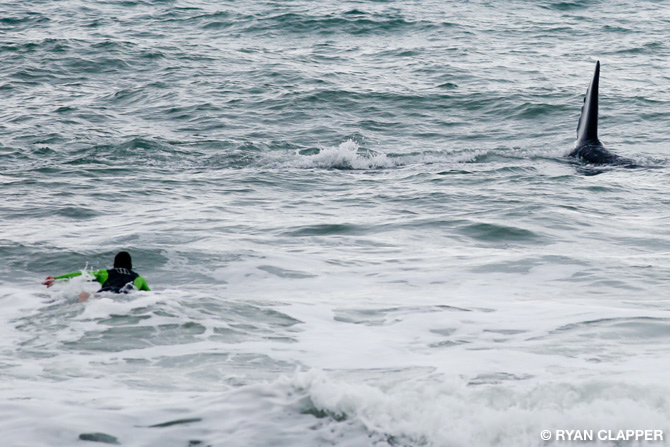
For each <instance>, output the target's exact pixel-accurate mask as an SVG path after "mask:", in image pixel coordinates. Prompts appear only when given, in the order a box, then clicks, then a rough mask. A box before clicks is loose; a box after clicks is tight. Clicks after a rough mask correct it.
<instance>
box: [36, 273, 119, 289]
mask: <svg viewBox="0 0 670 447" xmlns="http://www.w3.org/2000/svg"><path fill="white" fill-rule="evenodd" d="M91 274H92V275H93V276H94V277H95V280H96V281H98V282H99V283H100V284H104V283H105V281H107V278H108V276H109V275H108V273H107V270H96V271H94V272H91ZM76 276H81V272H72V273H66V274H64V275H60V276H47V279H46V280H45V281H44V282H43V283H42V284H44V285H45V286H47V287H51V286H53V285H54V283H55V282H56V281H58V280H61V279H71V278H74V277H76Z"/></svg>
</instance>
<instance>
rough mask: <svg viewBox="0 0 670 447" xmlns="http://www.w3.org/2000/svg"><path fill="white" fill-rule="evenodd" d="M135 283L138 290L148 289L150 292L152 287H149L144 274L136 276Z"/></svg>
mask: <svg viewBox="0 0 670 447" xmlns="http://www.w3.org/2000/svg"><path fill="white" fill-rule="evenodd" d="M133 284H135V287H137V290H146V291H147V292H150V291H151V289H150V288H149V284H147V280H146V279H144V277H142V276H138V277H137V278H135V281H133Z"/></svg>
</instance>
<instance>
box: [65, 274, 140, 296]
mask: <svg viewBox="0 0 670 447" xmlns="http://www.w3.org/2000/svg"><path fill="white" fill-rule="evenodd" d="M110 271H112V275H113V276H115V277H118V274H116V273H118V271H123V272H124V273H127V274H132V276H135V275H137V273H135V272H133V271H132V270H126V269H109V270H96V271H94V272H90V273H91V274H92V275H93V276H94V277H95V280H96V281H98V282H99V283H100V284H101V285H102V289H100V290H99V292H115V293H121V292H123V291H124V286H126V285H127V284H132V285H134V286H135V288H137V290H147V291H149V290H151V289H149V285H148V284H147V281H146V280H145V279H144V278H143V277H142V276H140V275H137V277H135V279H134V280H130V281H128V282H127V283H124V284H115V285H113V286H112V287H109V286H110V285H109V284H106V283H107V280H108V279H109V276H110ZM75 276H81V272H74V273H66V274H65V275H60V276H54V279H70V278H74V277H75Z"/></svg>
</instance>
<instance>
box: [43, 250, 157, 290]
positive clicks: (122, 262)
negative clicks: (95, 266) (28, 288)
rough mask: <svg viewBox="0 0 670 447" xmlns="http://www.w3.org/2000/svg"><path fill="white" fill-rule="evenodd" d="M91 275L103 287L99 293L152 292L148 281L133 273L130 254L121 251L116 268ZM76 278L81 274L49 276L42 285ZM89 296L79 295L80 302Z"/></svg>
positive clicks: (116, 257)
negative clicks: (134, 290) (135, 290)
mask: <svg viewBox="0 0 670 447" xmlns="http://www.w3.org/2000/svg"><path fill="white" fill-rule="evenodd" d="M91 274H92V275H93V276H94V277H95V280H96V281H98V282H99V283H100V284H101V285H102V288H101V289H100V290H98V292H112V293H128V292H129V291H131V290H133V289H137V290H150V289H149V285H148V284H147V281H146V280H145V279H144V278H143V277H142V276H140V275H139V274H137V273H135V272H133V261H132V260H131V258H130V253H128V252H127V251H121V252H119V253H118V254H117V255H116V256H115V257H114V268H111V269H106V270H96V271H94V272H91ZM75 276H81V272H74V273H66V274H65V275H60V276H47V279H46V280H45V281H44V282H43V283H42V284H44V285H45V286H47V287H51V286H53V285H54V283H55V282H56V280H59V279H70V278H74V277H75ZM89 296H90V294H89V293H88V292H81V293H80V294H79V302H80V303H81V302H83V301H86V300H87V299H88V298H89Z"/></svg>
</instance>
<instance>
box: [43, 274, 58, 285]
mask: <svg viewBox="0 0 670 447" xmlns="http://www.w3.org/2000/svg"><path fill="white" fill-rule="evenodd" d="M55 282H56V279H55V278H54V277H53V276H47V279H45V280H44V282H43V283H42V285H45V286H47V287H51V286H53V285H54V283H55Z"/></svg>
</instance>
